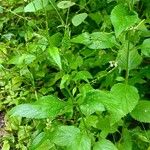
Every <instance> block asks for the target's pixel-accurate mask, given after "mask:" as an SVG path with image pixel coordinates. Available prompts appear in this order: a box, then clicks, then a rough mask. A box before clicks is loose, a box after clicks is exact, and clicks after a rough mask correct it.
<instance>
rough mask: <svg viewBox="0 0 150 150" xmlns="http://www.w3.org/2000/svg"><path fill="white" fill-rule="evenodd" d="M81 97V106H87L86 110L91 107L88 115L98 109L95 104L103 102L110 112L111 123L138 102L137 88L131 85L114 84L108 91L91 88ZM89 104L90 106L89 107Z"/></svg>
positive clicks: (128, 111) (116, 120) (129, 110)
mask: <svg viewBox="0 0 150 150" xmlns="http://www.w3.org/2000/svg"><path fill="white" fill-rule="evenodd" d="M82 99H83V103H82V104H81V106H82V105H83V106H84V107H87V110H88V109H92V110H90V111H87V112H88V113H87V114H88V115H89V114H90V113H92V112H93V111H94V110H95V109H98V108H97V107H96V105H102V104H103V105H104V106H105V107H106V109H107V110H108V111H109V112H110V123H111V125H112V124H114V123H116V122H118V121H119V120H120V119H121V118H122V117H124V116H125V115H126V114H128V113H130V112H131V111H132V110H133V109H134V107H135V106H136V105H137V103H138V99H139V95H138V91H137V89H136V88H135V87H133V86H129V85H126V84H115V85H114V86H113V87H112V89H111V91H110V92H106V91H101V90H91V91H88V92H87V93H86V95H85V96H83V98H82ZM92 102H93V104H92ZM89 104H90V105H92V107H89ZM101 108H102V106H101ZM84 109H85V108H84Z"/></svg>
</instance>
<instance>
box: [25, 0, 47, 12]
mask: <svg viewBox="0 0 150 150" xmlns="http://www.w3.org/2000/svg"><path fill="white" fill-rule="evenodd" d="M47 5H48V0H34V1H32V2H30V3H29V4H28V5H27V6H25V8H24V12H36V11H38V10H41V9H43V8H44V7H46V6H47Z"/></svg>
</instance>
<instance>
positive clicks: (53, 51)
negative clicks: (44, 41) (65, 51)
mask: <svg viewBox="0 0 150 150" xmlns="http://www.w3.org/2000/svg"><path fill="white" fill-rule="evenodd" d="M48 52H49V55H50V57H51V58H52V59H53V61H54V62H55V63H56V64H57V65H58V67H59V68H60V69H62V64H61V57H60V53H59V49H58V48H57V47H49V48H48Z"/></svg>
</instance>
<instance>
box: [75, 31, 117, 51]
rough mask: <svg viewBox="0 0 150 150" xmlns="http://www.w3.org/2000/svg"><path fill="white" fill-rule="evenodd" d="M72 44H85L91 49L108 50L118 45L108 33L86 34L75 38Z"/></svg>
mask: <svg viewBox="0 0 150 150" xmlns="http://www.w3.org/2000/svg"><path fill="white" fill-rule="evenodd" d="M108 39H109V40H108ZM72 42H73V43H80V44H83V45H85V46H87V47H88V48H90V49H106V48H111V47H113V46H115V45H116V44H117V43H116V41H115V37H114V36H113V34H111V33H106V32H93V33H91V34H89V33H87V32H85V33H82V34H80V35H78V36H77V37H75V38H73V39H72Z"/></svg>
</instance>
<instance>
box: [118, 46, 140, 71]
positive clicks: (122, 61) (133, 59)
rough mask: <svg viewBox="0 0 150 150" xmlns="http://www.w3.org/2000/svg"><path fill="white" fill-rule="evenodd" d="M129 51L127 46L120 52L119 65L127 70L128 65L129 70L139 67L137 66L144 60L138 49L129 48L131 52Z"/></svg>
mask: <svg viewBox="0 0 150 150" xmlns="http://www.w3.org/2000/svg"><path fill="white" fill-rule="evenodd" d="M127 51H128V50H127V49H126V48H125V49H122V50H120V51H119V52H118V56H117V62H118V66H119V67H121V69H122V70H126V69H127V66H128V69H129V70H131V69H135V68H137V66H138V65H140V63H141V62H142V57H141V56H140V55H139V53H138V51H137V50H136V49H133V50H129V54H128V52H127ZM127 56H128V58H127ZM127 64H128V65H127Z"/></svg>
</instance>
